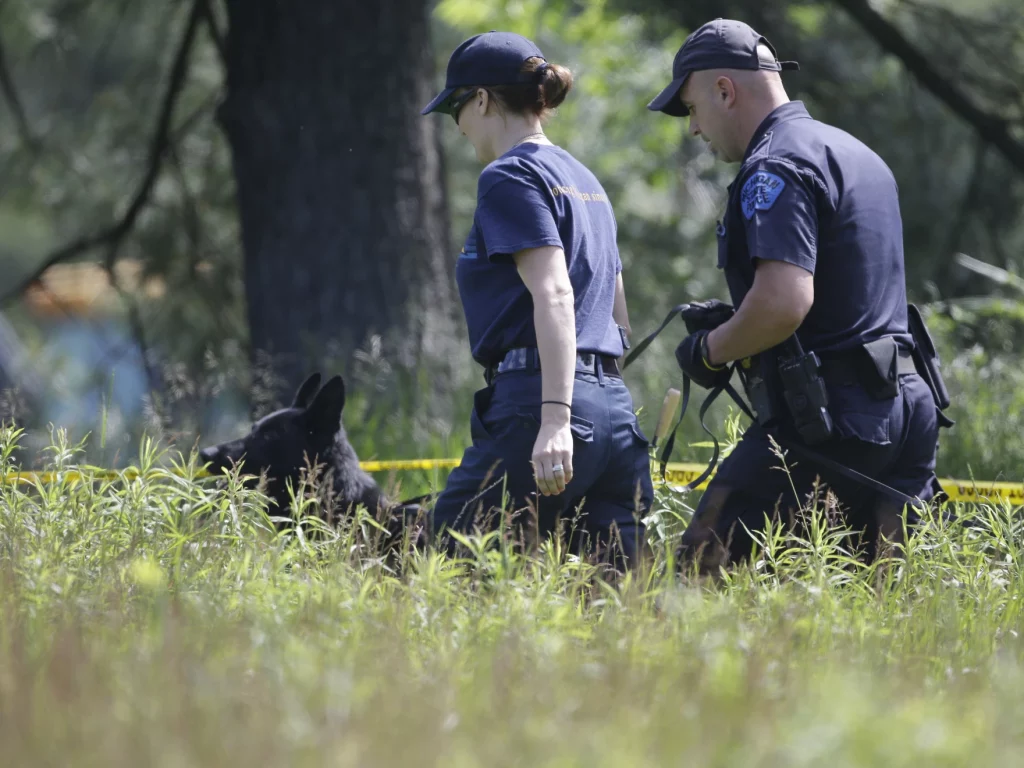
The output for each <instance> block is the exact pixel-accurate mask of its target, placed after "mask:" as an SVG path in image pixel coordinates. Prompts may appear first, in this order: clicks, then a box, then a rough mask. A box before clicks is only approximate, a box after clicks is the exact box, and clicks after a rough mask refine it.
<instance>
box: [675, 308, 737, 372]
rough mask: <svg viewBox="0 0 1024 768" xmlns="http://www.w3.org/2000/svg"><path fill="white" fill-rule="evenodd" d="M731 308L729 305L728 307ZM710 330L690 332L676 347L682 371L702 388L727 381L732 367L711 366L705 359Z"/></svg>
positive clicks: (677, 358)
mask: <svg viewBox="0 0 1024 768" xmlns="http://www.w3.org/2000/svg"><path fill="white" fill-rule="evenodd" d="M730 309H731V307H730ZM708 333H710V331H708V330H699V331H697V332H696V333H691V334H690V335H689V336H687V337H686V338H685V339H683V340H682V342H680V344H679V346H678V347H676V360H677V361H678V362H679V367H680V368H682V369H683V373H685V374H686V375H687V376H689V377H690V378H691V379H692V380H693V382H694V383H696V384H700V386H702V387H704V389H714V388H715V387H723V386H725V385H726V384H727V383H729V378H730V377H731V376H732V369H731V368H729V366H728V365H722V366H713V365H711V363H709V362H708V360H707V346H706V345H707V337H708Z"/></svg>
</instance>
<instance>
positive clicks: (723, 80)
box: [715, 75, 736, 107]
mask: <svg viewBox="0 0 1024 768" xmlns="http://www.w3.org/2000/svg"><path fill="white" fill-rule="evenodd" d="M715 98H716V99H718V100H719V101H720V102H721V103H722V106H723V107H731V106H732V105H733V104H734V103H735V101H736V83H734V82H733V81H732V78H731V77H726V76H725V75H722V76H720V77H719V78H718V79H717V80H715Z"/></svg>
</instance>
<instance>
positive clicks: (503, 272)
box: [455, 143, 623, 366]
mask: <svg viewBox="0 0 1024 768" xmlns="http://www.w3.org/2000/svg"><path fill="white" fill-rule="evenodd" d="M615 237H616V225H615V214H614V212H613V211H612V206H611V202H610V201H609V200H608V196H607V195H606V194H605V191H604V188H603V187H602V186H601V184H600V183H599V182H598V180H597V179H596V178H595V176H594V174H592V173H591V172H590V171H589V170H587V168H586V167H585V166H584V165H583V164H582V163H580V162H579V161H577V160H576V159H575V158H574V157H573V156H572V155H570V154H569V153H568V152H566V151H565V150H564V149H561V148H560V147H555V146H551V145H548V144H532V143H526V144H520V145H519V146H518V147H514V148H513V149H511V150H509V152H507V153H506V154H504V155H502V156H501V157H500V158H498V159H497V160H495V161H494V162H493V163H491V164H490V165H488V166H487V167H486V168H485V169H484V170H483V173H481V174H480V180H479V183H478V184H477V203H476V214H475V215H474V218H473V228H472V229H471V230H470V233H469V237H468V238H467V239H466V244H465V247H464V248H463V249H462V253H461V254H460V255H459V261H458V265H457V267H456V270H455V278H456V282H457V283H458V286H459V294H460V295H461V297H462V307H463V310H464V312H465V313H466V325H467V326H468V328H469V340H470V344H471V345H472V349H473V358H474V359H475V360H476V361H477V362H479V363H480V364H481V365H485V366H489V365H495V364H497V363H498V362H500V361H501V359H502V358H503V357H504V355H505V353H506V352H507V351H508V350H510V349H513V348H515V347H536V346H537V334H536V331H535V329H534V325H533V298H532V297H531V296H530V292H529V291H528V290H527V289H526V285H525V284H524V283H523V281H522V278H520V277H519V273H518V271H517V270H516V266H515V262H514V261H513V259H512V254H514V253H516V252H517V251H522V250H524V249H527V248H538V247H542V246H551V245H553V246H558V247H560V248H561V249H562V250H563V251H564V252H565V263H566V266H567V268H568V271H569V281H570V282H571V283H572V290H573V295H574V297H575V306H576V349H577V350H578V351H580V352H595V353H599V354H604V355H611V356H613V357H619V356H620V355H621V354H622V351H623V350H622V340H621V338H620V337H619V332H618V328H617V327H616V324H615V321H614V319H613V318H612V307H613V305H614V303H615V281H616V276H617V275H618V273H619V272H620V271H621V270H622V262H621V261H620V259H619V250H618V247H617V245H616V241H615Z"/></svg>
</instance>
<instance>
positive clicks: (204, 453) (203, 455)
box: [199, 445, 220, 464]
mask: <svg viewBox="0 0 1024 768" xmlns="http://www.w3.org/2000/svg"><path fill="white" fill-rule="evenodd" d="M219 454H220V448H218V447H217V446H216V445H212V446H210V447H209V448H203V450H201V451H200V452H199V461H201V462H202V463H203V464H209V463H210V462H216V461H217V457H218V455H219Z"/></svg>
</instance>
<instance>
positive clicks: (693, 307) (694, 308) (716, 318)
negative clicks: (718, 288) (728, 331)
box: [680, 299, 736, 333]
mask: <svg viewBox="0 0 1024 768" xmlns="http://www.w3.org/2000/svg"><path fill="white" fill-rule="evenodd" d="M734 314H736V310H734V309H733V308H732V304H726V303H725V302H724V301H719V300H718V299H709V300H708V301H695V302H692V303H690V304H687V305H686V308H685V309H684V310H683V311H682V312H681V313H680V315H681V316H682V318H683V322H684V323H686V332H687V333H696V332H697V331H713V330H714V329H715V328H717V327H718V326H720V325H721V324H722V323H724V322H726V321H727V320H729V319H730V318H731V317H732V316H733V315H734Z"/></svg>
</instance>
